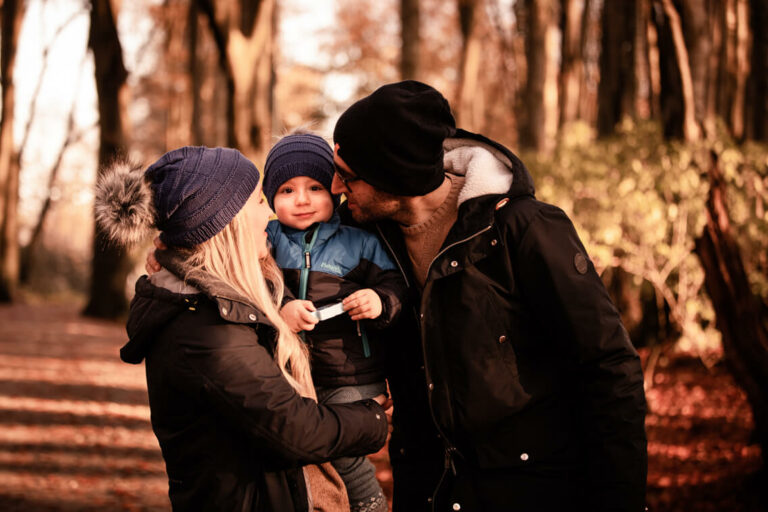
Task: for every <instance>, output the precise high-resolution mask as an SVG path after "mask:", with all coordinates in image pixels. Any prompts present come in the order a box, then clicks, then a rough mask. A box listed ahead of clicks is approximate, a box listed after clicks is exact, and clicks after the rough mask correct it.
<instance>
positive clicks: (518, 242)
mask: <svg viewBox="0 0 768 512" xmlns="http://www.w3.org/2000/svg"><path fill="white" fill-rule="evenodd" d="M446 146H447V147H446V149H447V150H453V149H456V148H461V147H463V148H470V147H480V148H483V149H484V150H487V151H488V152H490V153H491V154H492V155H494V157H495V159H496V160H497V161H498V162H503V163H504V165H503V166H502V168H504V169H506V172H509V173H512V177H513V180H512V182H511V186H509V187H506V188H504V189H502V190H498V191H495V192H493V191H491V192H489V191H488V190H487V189H483V187H482V186H481V187H480V189H481V191H480V193H479V195H477V196H476V197H469V198H464V201H463V202H461V204H460V208H459V213H458V220H457V221H456V223H455V225H454V226H453V227H452V229H451V230H450V232H449V234H448V236H447V238H446V240H445V242H444V243H443V246H442V249H441V250H440V252H439V253H438V255H437V256H436V257H435V259H434V260H433V262H432V263H431V265H430V267H429V271H428V275H427V280H426V283H425V286H424V288H423V290H421V289H419V287H418V285H416V284H415V282H416V281H415V279H414V277H413V275H412V273H411V270H410V263H409V257H408V254H407V251H406V248H405V244H404V242H403V237H402V234H401V230H400V228H399V226H397V225H396V224H395V223H393V222H380V223H377V224H376V225H374V226H368V227H369V229H372V230H374V231H376V232H378V233H379V235H380V236H381V238H382V240H383V241H384V243H385V245H386V246H387V247H388V248H389V250H390V252H391V254H392V255H393V257H394V259H395V260H396V262H397V264H398V265H399V266H400V268H401V269H402V271H403V275H404V276H405V278H406V280H407V281H408V284H409V289H410V291H411V293H412V295H413V296H412V299H413V300H412V302H413V303H414V304H416V305H417V306H416V308H414V310H413V311H411V314H406V312H404V314H403V317H404V318H403V320H402V321H401V322H400V324H399V325H398V326H397V327H396V328H397V329H398V330H399V333H396V334H393V335H391V336H390V338H389V339H391V340H392V342H391V343H390V344H388V347H387V348H388V349H389V352H388V368H387V373H388V379H389V384H390V389H391V392H392V396H393V399H394V403H395V413H394V432H393V434H392V439H391V441H390V459H391V462H392V466H393V474H394V509H395V511H396V512H399V511H411V510H441V511H442V510H446V511H448V510H472V511H475V510H489V511H502V510H504V511H506V510H509V511H528V510H530V511H542V510H546V511H548V510H590V511H597V510H627V511H629V510H632V511H641V510H643V509H644V496H645V479H646V472H647V453H646V437H645V429H644V417H645V410H646V409H645V396H644V391H643V378H642V373H641V366H640V361H639V358H638V355H637V353H636V351H635V350H634V348H633V347H632V345H631V344H630V341H629V338H628V336H627V333H626V331H625V329H624V328H623V326H622V324H621V320H620V317H619V314H618V312H617V311H616V309H615V307H614V306H613V304H612V303H611V300H610V298H609V296H608V294H607V292H606V290H605V287H604V286H603V283H602V282H601V280H600V277H599V276H598V275H597V273H596V272H595V269H594V266H593V265H592V262H591V261H590V260H589V257H588V256H587V253H586V251H585V249H584V247H583V245H582V244H581V242H580V240H579V238H578V235H577V234H576V231H575V229H574V227H573V225H572V223H571V222H570V220H569V219H568V217H567V216H566V215H565V213H563V212H562V210H560V209H558V208H556V207H554V206H551V205H548V204H545V203H542V202H539V201H537V200H536V199H535V197H534V190H533V184H532V180H531V177H530V175H529V174H528V171H527V170H526V169H525V167H524V166H523V164H522V162H520V160H519V159H518V158H517V157H516V156H515V155H514V154H512V153H511V152H510V151H508V150H507V149H506V148H504V147H502V146H500V145H498V144H497V143H495V142H493V141H490V140H488V139H486V138H484V137H482V136H479V135H476V134H471V133H469V132H465V131H463V130H459V131H458V133H457V134H456V139H449V140H447V141H446ZM484 156H485V157H487V156H488V155H487V154H486V155H484ZM498 165H499V164H498V163H497V164H496V165H495V167H498ZM473 166H474V167H475V168H474V169H473V172H475V173H480V174H481V176H480V177H479V179H480V181H477V178H478V176H474V177H473V178H472V180H473V181H472V184H471V185H470V183H469V180H470V177H469V176H467V178H466V179H467V183H466V184H465V189H467V188H474V187H476V186H477V184H478V183H480V184H481V185H482V184H483V183H484V182H483V180H484V178H483V177H482V173H483V172H485V170H484V169H483V167H484V165H483V164H482V162H480V163H479V164H478V163H477V162H475V164H474V165H473V164H472V163H470V165H469V167H470V168H472V167H473ZM452 172H456V173H458V174H464V173H465V172H466V169H454V170H453V171H452ZM487 181H488V182H492V181H493V179H491V178H489V179H488V180H487ZM497 181H498V180H497ZM501 182H502V183H503V182H504V181H503V180H501ZM486 188H487V187H486ZM460 201H461V196H460ZM347 214H348V212H347Z"/></svg>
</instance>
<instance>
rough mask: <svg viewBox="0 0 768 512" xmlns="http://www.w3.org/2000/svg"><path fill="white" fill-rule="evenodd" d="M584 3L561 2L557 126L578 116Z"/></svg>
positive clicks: (579, 1)
mask: <svg viewBox="0 0 768 512" xmlns="http://www.w3.org/2000/svg"><path fill="white" fill-rule="evenodd" d="M584 7H585V0H563V6H562V14H563V16H562V17H563V29H562V30H563V44H562V47H563V49H562V70H561V73H560V126H561V127H562V126H563V125H565V124H568V123H570V122H572V121H575V120H576V119H577V118H578V116H579V97H580V96H581V80H582V78H581V75H582V70H583V69H584V59H583V57H582V54H581V49H582V39H583V34H582V29H583V27H584V25H585V24H584V17H585V10H584Z"/></svg>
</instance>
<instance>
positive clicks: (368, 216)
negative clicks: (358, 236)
mask: <svg viewBox="0 0 768 512" xmlns="http://www.w3.org/2000/svg"><path fill="white" fill-rule="evenodd" d="M351 204H353V205H354V206H351V205H350V206H349V213H350V214H351V215H352V218H353V219H355V222H358V223H360V224H368V223H371V222H378V221H382V220H394V219H395V218H396V216H397V214H398V213H399V212H400V211H401V205H400V202H399V201H397V200H380V198H378V197H377V198H376V199H375V200H373V201H371V202H370V203H369V204H366V205H365V206H361V205H360V204H358V203H356V202H352V203H351Z"/></svg>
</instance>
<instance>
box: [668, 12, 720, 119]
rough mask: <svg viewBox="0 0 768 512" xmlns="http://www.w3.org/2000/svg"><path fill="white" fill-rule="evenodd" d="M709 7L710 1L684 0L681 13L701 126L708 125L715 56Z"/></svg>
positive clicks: (696, 111)
mask: <svg viewBox="0 0 768 512" xmlns="http://www.w3.org/2000/svg"><path fill="white" fill-rule="evenodd" d="M670 3H671V0H670ZM707 4H708V0H683V3H682V11H681V12H682V13H683V16H682V20H681V23H682V26H681V30H682V32H683V35H684V38H685V45H686V49H687V50H688V65H689V66H690V70H691V87H692V89H693V104H694V111H693V115H694V119H695V120H696V123H697V125H698V126H702V125H703V124H704V119H705V118H706V115H707V114H706V112H707V85H708V80H707V75H708V72H709V54H710V53H711V52H712V35H711V32H710V30H709V23H708V14H709V11H708V9H707Z"/></svg>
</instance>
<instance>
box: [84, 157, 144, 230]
mask: <svg viewBox="0 0 768 512" xmlns="http://www.w3.org/2000/svg"><path fill="white" fill-rule="evenodd" d="M95 202H96V222H98V224H99V226H100V227H101V229H102V230H103V231H104V233H105V234H106V235H107V236H108V237H109V238H110V239H112V240H113V241H114V242H116V243H118V244H120V245H131V244H134V243H136V242H140V241H142V240H143V239H144V238H146V237H147V236H148V235H149V233H150V230H151V228H152V227H153V226H154V223H155V209H154V206H153V203H152V190H151V189H150V188H149V183H147V181H146V180H145V179H144V172H143V171H142V169H141V167H140V166H138V165H136V164H134V163H132V162H130V161H128V160H125V159H117V160H115V161H114V162H113V163H112V164H111V165H109V166H108V167H107V168H106V169H104V172H102V173H101V176H100V177H99V179H98V181H97V183H96V201H95Z"/></svg>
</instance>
